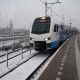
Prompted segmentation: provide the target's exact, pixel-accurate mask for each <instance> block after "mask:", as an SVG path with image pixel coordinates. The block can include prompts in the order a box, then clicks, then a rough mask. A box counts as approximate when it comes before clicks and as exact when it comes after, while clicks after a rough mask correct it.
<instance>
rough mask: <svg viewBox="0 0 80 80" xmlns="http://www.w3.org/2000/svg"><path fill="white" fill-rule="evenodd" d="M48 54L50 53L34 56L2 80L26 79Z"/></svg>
mask: <svg viewBox="0 0 80 80" xmlns="http://www.w3.org/2000/svg"><path fill="white" fill-rule="evenodd" d="M48 55H49V54H46V55H44V54H41V55H38V56H35V57H33V58H32V59H30V60H29V61H28V62H26V63H24V64H22V65H21V66H19V67H18V68H16V69H15V70H14V71H12V72H10V73H9V74H7V75H6V76H4V77H2V78H1V79H0V80H25V79H26V78H27V77H28V76H29V75H30V74H31V73H32V72H33V71H34V70H35V69H36V68H37V67H38V66H39V65H40V64H41V63H42V62H43V61H44V60H45V59H46V58H47V57H48Z"/></svg>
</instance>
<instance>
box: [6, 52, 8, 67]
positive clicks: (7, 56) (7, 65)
mask: <svg viewBox="0 0 80 80" xmlns="http://www.w3.org/2000/svg"><path fill="white" fill-rule="evenodd" d="M6 63H7V67H8V52H7V53H6Z"/></svg>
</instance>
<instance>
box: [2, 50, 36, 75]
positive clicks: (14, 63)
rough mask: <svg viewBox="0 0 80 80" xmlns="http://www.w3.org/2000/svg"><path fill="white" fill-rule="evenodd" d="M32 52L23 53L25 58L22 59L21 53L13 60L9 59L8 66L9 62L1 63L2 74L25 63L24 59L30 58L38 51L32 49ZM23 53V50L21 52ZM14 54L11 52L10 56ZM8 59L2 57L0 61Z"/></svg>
mask: <svg viewBox="0 0 80 80" xmlns="http://www.w3.org/2000/svg"><path fill="white" fill-rule="evenodd" d="M31 52H32V53H31V54H30V51H27V52H25V53H24V54H23V59H22V55H19V56H17V57H15V58H13V59H11V60H9V61H8V67H7V63H6V62H4V63H1V64H0V76H2V75H3V74H5V73H6V72H8V71H10V70H12V69H13V68H15V67H16V66H18V65H19V64H21V63H23V62H24V61H26V60H27V59H29V58H30V57H31V56H33V55H35V54H36V53H37V52H36V51H35V50H32V51H31ZM20 53H21V52H20ZM14 54H19V52H14ZM14 54H11V55H10V56H9V57H11V56H13V55H14ZM3 59H6V58H5V57H4V58H1V57H0V61H1V60H3Z"/></svg>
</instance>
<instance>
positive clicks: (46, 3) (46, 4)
mask: <svg viewBox="0 0 80 80" xmlns="http://www.w3.org/2000/svg"><path fill="white" fill-rule="evenodd" d="M40 1H41V0H40ZM41 2H42V1H41ZM42 3H43V4H44V5H45V16H47V11H48V10H49V9H50V8H51V7H52V6H53V5H55V4H57V3H61V2H59V0H57V1H56V2H52V3H48V2H47V1H45V3H44V2H42ZM48 5H51V6H50V7H48Z"/></svg>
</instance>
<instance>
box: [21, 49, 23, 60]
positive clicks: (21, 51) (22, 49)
mask: <svg viewBox="0 0 80 80" xmlns="http://www.w3.org/2000/svg"><path fill="white" fill-rule="evenodd" d="M21 56H22V59H23V49H22V48H21Z"/></svg>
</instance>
